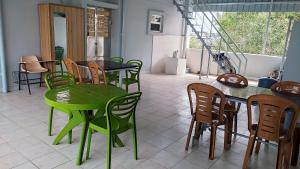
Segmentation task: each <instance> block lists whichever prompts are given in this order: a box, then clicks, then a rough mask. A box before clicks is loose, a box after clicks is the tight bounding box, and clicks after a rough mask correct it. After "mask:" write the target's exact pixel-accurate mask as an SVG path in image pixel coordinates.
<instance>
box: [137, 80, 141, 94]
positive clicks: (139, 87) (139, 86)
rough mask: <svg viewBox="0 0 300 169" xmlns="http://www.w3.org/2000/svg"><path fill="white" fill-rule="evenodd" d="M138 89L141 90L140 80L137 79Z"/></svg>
mask: <svg viewBox="0 0 300 169" xmlns="http://www.w3.org/2000/svg"><path fill="white" fill-rule="evenodd" d="M137 84H138V91H139V92H140V91H141V85H140V80H139V81H138V83H137Z"/></svg>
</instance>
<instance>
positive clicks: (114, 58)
mask: <svg viewBox="0 0 300 169" xmlns="http://www.w3.org/2000/svg"><path fill="white" fill-rule="evenodd" d="M110 60H111V61H113V62H117V63H123V61H124V59H123V58H122V57H111V58H110Z"/></svg>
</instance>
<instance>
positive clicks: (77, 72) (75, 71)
mask: <svg viewBox="0 0 300 169" xmlns="http://www.w3.org/2000/svg"><path fill="white" fill-rule="evenodd" d="M63 61H64V64H65V66H66V68H67V71H68V72H69V73H71V74H72V75H74V77H75V79H76V82H77V83H79V84H80V83H91V81H90V80H89V79H88V78H86V77H83V73H82V71H81V69H80V68H79V67H78V65H77V64H76V62H74V61H73V60H72V59H69V58H65V59H64V60H63Z"/></svg>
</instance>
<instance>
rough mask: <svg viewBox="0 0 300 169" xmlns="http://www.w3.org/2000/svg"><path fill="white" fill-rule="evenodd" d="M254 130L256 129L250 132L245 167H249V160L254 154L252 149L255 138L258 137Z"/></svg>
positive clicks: (244, 168) (245, 168)
mask: <svg viewBox="0 0 300 169" xmlns="http://www.w3.org/2000/svg"><path fill="white" fill-rule="evenodd" d="M254 132H255V131H251V132H250V137H249V141H248V146H247V150H246V154H245V157H244V162H243V169H247V168H248V162H249V159H250V156H251V154H252V153H251V152H252V149H253V147H254V143H255V138H256V135H255V133H254Z"/></svg>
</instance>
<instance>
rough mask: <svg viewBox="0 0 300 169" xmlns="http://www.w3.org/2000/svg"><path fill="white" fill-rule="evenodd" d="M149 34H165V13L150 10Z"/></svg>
mask: <svg viewBox="0 0 300 169" xmlns="http://www.w3.org/2000/svg"><path fill="white" fill-rule="evenodd" d="M147 32H148V34H163V32H164V12H163V11H157V10H149V12H148V30H147Z"/></svg>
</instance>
